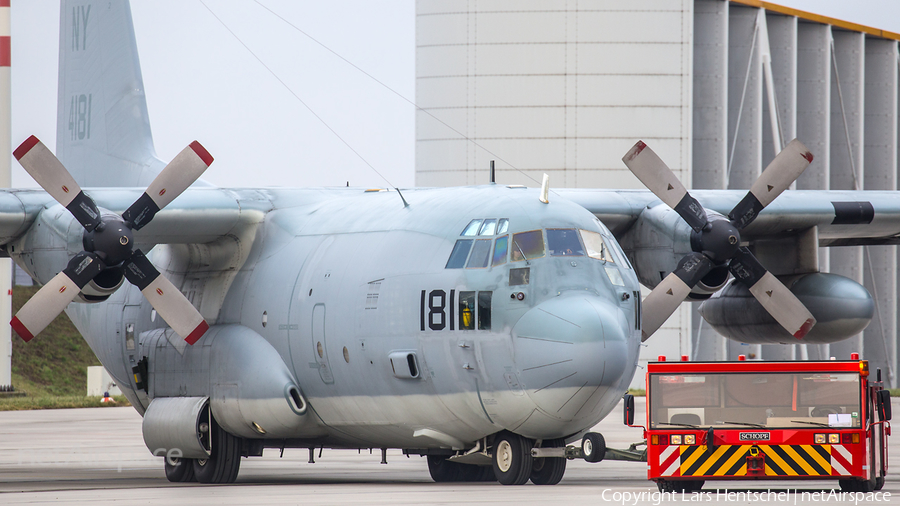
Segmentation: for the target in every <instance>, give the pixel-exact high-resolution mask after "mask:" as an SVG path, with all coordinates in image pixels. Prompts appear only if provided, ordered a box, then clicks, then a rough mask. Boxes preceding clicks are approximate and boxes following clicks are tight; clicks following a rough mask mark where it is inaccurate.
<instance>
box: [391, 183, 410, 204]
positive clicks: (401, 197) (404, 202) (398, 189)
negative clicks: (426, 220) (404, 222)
mask: <svg viewBox="0 0 900 506" xmlns="http://www.w3.org/2000/svg"><path fill="white" fill-rule="evenodd" d="M394 189H395V190H397V195H400V200H402V201H403V207H409V202H407V201H406V199H405V198H403V194H402V193H400V188H397V187H394Z"/></svg>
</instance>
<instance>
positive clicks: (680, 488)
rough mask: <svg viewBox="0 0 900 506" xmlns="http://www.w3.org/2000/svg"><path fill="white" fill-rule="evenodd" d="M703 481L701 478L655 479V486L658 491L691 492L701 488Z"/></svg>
mask: <svg viewBox="0 0 900 506" xmlns="http://www.w3.org/2000/svg"><path fill="white" fill-rule="evenodd" d="M704 483H705V482H704V481H703V480H679V481H669V480H657V481H656V488H658V489H659V491H660V492H693V491H695V490H700V489H701V488H703V484H704Z"/></svg>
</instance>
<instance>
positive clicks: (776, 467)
mask: <svg viewBox="0 0 900 506" xmlns="http://www.w3.org/2000/svg"><path fill="white" fill-rule="evenodd" d="M759 449H760V451H762V452H763V453H765V454H766V476H831V445H759Z"/></svg>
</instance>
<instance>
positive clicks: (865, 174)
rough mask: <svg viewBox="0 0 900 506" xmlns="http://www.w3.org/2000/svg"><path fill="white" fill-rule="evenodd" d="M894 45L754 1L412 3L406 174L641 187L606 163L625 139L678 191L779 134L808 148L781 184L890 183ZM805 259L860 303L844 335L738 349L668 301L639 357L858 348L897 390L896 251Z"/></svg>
mask: <svg viewBox="0 0 900 506" xmlns="http://www.w3.org/2000/svg"><path fill="white" fill-rule="evenodd" d="M898 39H900V34H896V33H891V32H886V31H882V30H877V29H874V28H869V27H865V26H861V25H856V24H853V23H848V22H844V21H841V20H837V19H832V18H827V17H823V16H819V15H816V14H812V13H808V12H803V11H798V10H795V9H791V8H787V7H783V6H779V5H774V4H770V3H768V2H761V1H758V0H645V1H641V2H622V1H617V0H596V1H575V0H477V1H476V0H419V1H418V2H417V4H416V101H417V103H418V105H419V107H420V109H419V110H418V111H417V113H416V184H417V185H419V186H449V185H466V184H484V183H487V182H488V178H489V175H488V166H489V162H490V160H495V161H496V167H497V181H498V182H502V183H506V184H526V185H530V186H538V185H539V182H540V180H541V176H542V174H543V173H547V174H549V175H550V183H551V187H552V186H557V187H581V188H641V187H642V186H641V184H640V183H639V182H638V180H637V179H636V178H634V177H633V176H632V175H631V173H630V172H629V171H628V170H627V169H626V168H625V166H624V164H623V163H622V161H621V157H622V155H623V154H624V153H625V152H626V151H627V150H628V149H629V148H630V147H631V146H632V145H633V144H634V142H635V141H636V140H638V139H643V140H644V141H645V142H647V144H649V145H650V146H652V147H653V149H654V150H655V151H656V152H657V153H658V154H659V155H660V156H661V157H662V158H663V159H664V160H666V162H667V163H668V164H669V166H670V167H671V168H672V169H673V170H674V171H675V173H676V174H677V175H678V176H679V177H680V178H681V180H682V181H683V182H684V183H685V185H686V186H687V187H688V188H732V189H747V188H749V187H750V184H751V183H752V182H753V181H754V180H755V179H756V177H757V176H758V175H759V174H760V172H761V170H762V169H763V168H764V167H765V166H766V164H768V162H769V161H771V159H772V158H773V157H774V154H775V153H776V152H777V151H778V150H779V149H780V146H782V145H784V144H785V143H786V142H788V141H790V140H791V139H793V138H794V137H797V138H799V139H800V140H801V141H802V142H803V143H804V144H806V145H807V146H808V147H809V148H810V150H811V151H812V152H813V153H814V154H815V160H814V161H813V163H812V164H811V165H810V167H809V168H808V169H807V170H806V172H805V173H804V174H803V176H802V177H801V178H800V179H799V180H798V181H797V183H796V187H797V188H799V189H866V190H875V189H877V190H896V189H897V142H898V139H897V136H898V130H897V121H898V99H897V92H898V46H897V44H898V42H897V41H898ZM470 140H471V141H474V142H470ZM763 263H764V264H766V265H768V266H769V267H770V268H772V267H771V265H770V264H768V263H767V262H766V261H765V260H763ZM819 265H820V269H821V270H822V271H827V272H833V273H836V274H840V275H843V276H846V277H848V278H851V279H854V280H856V281H857V282H860V283H862V284H864V285H865V286H866V288H867V289H868V290H869V292H870V293H872V295H873V296H874V297H875V298H876V300H877V310H876V314H875V316H874V318H873V320H872V323H871V324H870V325H869V327H868V328H867V329H866V330H865V331H864V332H863V333H862V334H861V335H859V336H856V337H853V338H851V339H848V340H846V341H843V342H840V343H836V344H832V345H793V346H784V345H766V346H760V345H754V346H748V345H742V344H740V343H734V342H730V341H727V340H725V339H724V338H722V337H720V336H718V335H716V334H715V332H713V331H712V330H711V329H709V327H708V325H707V326H704V325H703V324H702V319H701V318H700V316H699V315H697V314H696V312H695V310H694V309H693V308H692V305H691V304H688V303H685V304H682V306H681V308H680V310H679V311H678V312H676V313H675V315H673V317H672V318H670V319H669V321H668V322H667V323H666V324H665V326H664V327H663V329H661V331H660V332H659V333H657V334H656V335H655V336H654V338H652V339H651V340H650V341H648V344H649V346H648V347H646V348H644V350H643V356H642V361H645V360H646V359H648V358H651V357H652V358H654V359H655V357H656V356H657V355H669V356H677V355H682V354H685V355H689V356H691V358H692V359H701V360H702V359H706V360H725V359H729V360H734V359H736V357H737V355H738V354H745V355H748V356H750V357H754V358H763V359H769V360H779V359H794V358H797V359H799V358H807V357H808V358H827V357H831V356H834V357H838V358H849V356H850V352H851V351H860V352H862V355H863V358H867V359H868V360H869V361H870V364H871V365H870V366H871V367H872V369H873V370H874V368H875V367H881V368H882V370H884V371H886V378H887V379H888V381H889V382H890V383H891V384H892V386H897V385H898V384H900V381H898V379H897V375H898V372H897V357H898V350H897V339H896V328H897V272H896V266H897V251H896V247H895V246H866V247H858V246H855V247H840V248H822V249H820V254H819ZM773 270H775V269H773ZM776 274H778V272H776ZM639 372H640V369H639ZM640 376H641V375H640V374H638V378H637V379H636V381H635V383H634V385H636V386H639V385H640V383H641V382H642V378H640Z"/></svg>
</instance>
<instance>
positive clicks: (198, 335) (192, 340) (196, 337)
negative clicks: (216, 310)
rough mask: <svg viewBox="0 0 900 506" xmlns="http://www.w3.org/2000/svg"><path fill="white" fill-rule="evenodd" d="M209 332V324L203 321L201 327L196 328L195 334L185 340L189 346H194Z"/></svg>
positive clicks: (192, 333)
mask: <svg viewBox="0 0 900 506" xmlns="http://www.w3.org/2000/svg"><path fill="white" fill-rule="evenodd" d="M207 330H209V324H208V323H206V320H203V321H202V322H200V325H197V328H195V329H194V331H193V332H191V333H190V334H189V335H188V336H187V337H185V338H184V340H185V341H187V343H188V344H190V345H193V344H194V343H196V342H197V341H198V340H199V339H200V338H201V337H203V334H205V333H206V331H207Z"/></svg>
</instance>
